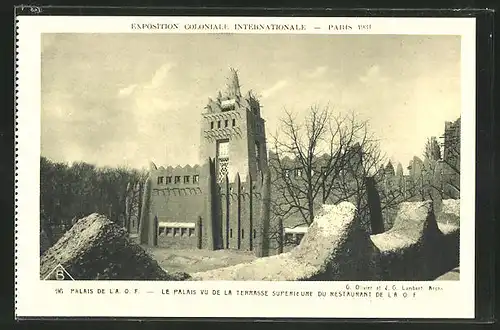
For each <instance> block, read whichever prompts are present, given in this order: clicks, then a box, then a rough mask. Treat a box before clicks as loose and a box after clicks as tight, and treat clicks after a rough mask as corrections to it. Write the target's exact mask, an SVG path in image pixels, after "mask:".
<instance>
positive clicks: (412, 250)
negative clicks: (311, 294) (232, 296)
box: [190, 200, 460, 281]
mask: <svg viewBox="0 0 500 330" xmlns="http://www.w3.org/2000/svg"><path fill="white" fill-rule="evenodd" d="M459 203H460V202H459V201H458V200H457V201H445V203H444V205H443V210H442V211H441V213H442V214H439V215H438V217H437V218H438V219H439V222H438V221H436V216H435V215H434V211H433V205H432V202H431V201H425V202H407V203H402V204H401V205H400V207H399V210H398V213H397V215H396V219H395V222H394V226H393V227H392V228H391V229H390V230H388V231H387V232H384V233H381V234H377V235H371V236H370V235H369V234H368V233H367V232H366V231H364V230H363V229H362V227H361V225H360V221H359V219H357V217H356V209H355V207H354V205H353V204H351V203H348V202H343V203H340V204H338V205H324V206H323V210H322V212H320V214H318V216H316V218H315V220H314V222H313V223H312V224H311V226H310V228H309V230H308V232H307V233H306V234H305V236H304V238H303V239H302V241H301V243H300V244H299V245H298V246H297V247H295V248H294V249H292V250H291V251H290V252H287V253H282V254H279V255H275V256H271V257H266V258H259V259H256V260H255V261H253V262H251V263H244V264H238V265H235V266H231V267H226V268H219V269H215V270H210V271H206V272H200V273H194V274H191V276H192V277H191V279H190V280H235V281H241V280H252V281H266V280H267V281H308V280H316V281H318V280H319V281H332V280H351V281H356V280H365V281H369V280H433V279H435V278H436V277H438V276H439V275H441V274H443V273H445V272H446V271H448V270H450V269H453V268H455V267H456V266H458V260H459V258H458V255H459V219H460V217H459V209H460V207H459V205H460V204H459Z"/></svg>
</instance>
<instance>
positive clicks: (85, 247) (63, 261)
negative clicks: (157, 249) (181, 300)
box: [40, 213, 189, 281]
mask: <svg viewBox="0 0 500 330" xmlns="http://www.w3.org/2000/svg"><path fill="white" fill-rule="evenodd" d="M58 265H61V266H63V267H64V269H65V270H66V271H67V273H68V274H70V275H71V277H72V278H73V279H75V280H164V281H165V280H166V281H176V280H185V279H187V278H188V277H189V275H187V274H169V273H167V272H165V271H164V270H163V269H162V268H161V267H160V266H159V265H158V263H157V262H156V261H155V260H154V259H153V258H151V256H149V255H148V254H147V253H146V251H145V250H144V249H143V248H142V247H141V246H139V245H138V244H136V243H134V242H132V241H131V240H130V239H129V237H128V234H127V232H126V231H125V230H124V229H123V228H121V227H120V226H118V225H116V224H114V223H113V222H112V221H111V220H109V219H107V218H106V217H104V216H102V215H99V214H95V213H94V214H91V215H89V216H87V217H85V218H82V219H80V220H78V221H77V222H76V223H75V225H74V226H73V227H72V228H71V229H70V230H69V231H67V232H66V233H65V234H64V235H63V236H62V237H61V239H59V241H58V242H57V243H56V244H54V245H53V246H52V247H51V248H49V249H48V250H47V251H45V253H44V254H43V255H42V257H41V259H40V277H41V278H42V279H44V278H46V277H47V276H49V275H50V273H51V272H52V271H53V270H54V269H55V268H56V267H57V266H58Z"/></svg>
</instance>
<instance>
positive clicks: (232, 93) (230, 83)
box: [227, 68, 241, 97]
mask: <svg viewBox="0 0 500 330" xmlns="http://www.w3.org/2000/svg"><path fill="white" fill-rule="evenodd" d="M229 70H230V73H229V77H228V78H227V96H228V97H236V96H238V97H240V96H241V91H240V81H239V79H238V71H237V70H236V69H234V68H229Z"/></svg>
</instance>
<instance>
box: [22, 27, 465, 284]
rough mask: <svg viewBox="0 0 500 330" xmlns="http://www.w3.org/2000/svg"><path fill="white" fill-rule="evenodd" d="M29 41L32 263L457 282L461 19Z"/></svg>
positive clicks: (171, 272) (183, 275) (77, 275)
mask: <svg viewBox="0 0 500 330" xmlns="http://www.w3.org/2000/svg"><path fill="white" fill-rule="evenodd" d="M41 52H42V53H41V114H40V116H41V118H40V120H41V124H40V125H41V137H40V138H41V153H40V160H39V161H40V182H39V185H40V279H42V280H61V279H65V280H149V281H155V280H158V281H214V280H215V281H219V280H221V281H434V280H436V281H440V280H448V281H450V280H455V281H458V280H459V279H460V267H459V266H460V265H459V259H460V258H459V256H460V251H459V245H460V244H459V241H460V240H459V238H460V237H459V236H460V235H459V233H460V150H461V149H460V145H461V143H460V141H461V129H460V121H461V109H462V103H461V102H462V97H461V95H462V90H461V87H462V86H461V80H462V77H461V37H460V36H459V35H388V34H381V35H363V34H359V35H355V34H346V35H342V34H340V35H328V34H315V35H311V34H309V35H301V34H231V33H220V34H219V33H213V34H203V33H191V34H176V33H170V34H147V33H142V34H135V33H122V34H120V33H43V34H42V35H41ZM32 184H36V183H35V182H33V183H32ZM417 285H418V284H417Z"/></svg>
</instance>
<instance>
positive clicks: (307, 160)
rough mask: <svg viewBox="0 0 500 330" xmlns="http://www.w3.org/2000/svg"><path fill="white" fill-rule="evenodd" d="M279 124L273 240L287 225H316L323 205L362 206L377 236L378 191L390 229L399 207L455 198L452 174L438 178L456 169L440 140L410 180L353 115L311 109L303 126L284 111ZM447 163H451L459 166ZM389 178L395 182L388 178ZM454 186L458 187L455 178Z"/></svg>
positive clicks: (273, 157) (274, 148) (273, 156)
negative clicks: (445, 156) (448, 188)
mask: <svg viewBox="0 0 500 330" xmlns="http://www.w3.org/2000/svg"><path fill="white" fill-rule="evenodd" d="M280 124H281V125H280V127H279V129H278V131H277V132H278V133H276V134H275V135H273V136H272V137H271V139H270V142H271V145H270V149H271V153H270V156H269V166H270V170H271V173H272V174H273V175H272V180H273V182H272V204H271V214H272V219H271V223H272V226H273V228H272V229H271V231H270V234H271V238H272V239H273V240H280V239H282V235H281V233H280V230H279V228H280V227H281V223H282V222H281V221H285V223H286V225H287V226H290V223H292V225H291V226H292V227H294V226H303V225H310V224H311V223H312V221H313V220H314V216H315V213H316V212H317V211H318V209H319V207H321V205H322V204H337V203H340V202H342V201H350V202H352V203H353V204H354V205H355V206H356V208H357V212H358V216H359V217H360V219H361V220H362V224H363V225H364V226H365V228H366V229H367V230H369V231H371V230H372V229H373V228H374V223H373V216H374V214H373V213H374V209H373V205H370V203H369V199H370V197H369V196H370V195H371V196H372V197H373V194H370V191H373V190H376V195H377V196H376V198H375V199H376V200H377V201H378V202H377V204H379V206H377V209H375V212H380V213H382V214H383V217H382V218H383V221H385V223H383V227H385V230H387V229H388V228H390V227H391V226H392V221H393V219H394V215H395V213H396V209H397V207H398V205H399V203H401V202H403V201H410V200H425V199H429V198H432V199H436V198H437V197H436V196H437V195H438V193H437V192H439V197H440V198H449V196H447V195H446V193H445V191H446V190H445V189H443V185H444V184H445V182H444V181H445V180H447V181H450V182H451V181H452V179H451V176H450V178H448V179H444V178H447V177H446V176H443V175H441V174H439V173H442V172H443V169H444V168H445V167H446V168H448V170H447V171H450V168H451V169H454V170H457V169H456V168H454V167H453V166H445V165H444V164H445V162H444V161H443V157H441V155H440V153H441V151H440V147H439V145H438V144H437V140H436V139H435V138H430V139H429V141H428V143H427V146H426V149H425V150H426V151H425V157H424V159H425V161H424V162H422V166H420V168H421V170H420V171H415V168H414V169H413V171H412V170H411V169H410V173H412V174H413V176H412V175H410V176H404V175H403V168H402V166H401V164H399V165H398V166H397V169H396V170H394V168H393V166H392V164H390V162H387V159H386V157H385V156H384V155H383V153H382V152H381V150H380V146H379V142H378V140H377V139H376V138H375V136H374V135H373V133H372V132H370V129H369V123H368V122H367V121H364V120H360V119H359V118H357V117H356V115H355V114H354V113H352V112H350V113H335V112H333V111H332V110H331V109H329V108H320V107H312V108H311V109H310V111H308V113H307V114H306V116H305V118H304V119H302V120H300V119H299V118H298V117H297V116H296V115H295V114H293V113H291V112H285V115H284V116H283V118H282V119H281V122H280ZM458 140H459V137H458ZM447 141H452V140H451V139H449V138H448V139H447ZM450 143H451V144H452V145H449V146H448V150H450V148H452V149H454V152H453V153H452V154H453V155H455V158H456V155H457V152H456V151H457V150H458V156H459V146H458V148H457V146H456V143H452V142H450ZM449 154H450V153H449ZM448 158H449V159H448V161H449V162H450V163H453V164H457V162H453V161H452V160H451V157H448ZM385 164H387V165H385ZM453 164H452V165H453ZM415 167H416V166H415ZM388 172H389V173H390V176H391V180H388V178H387V177H388ZM416 173H417V174H416ZM431 173H432V175H431ZM416 176H418V178H416ZM453 180H454V181H453V183H455V186H456V179H453ZM458 181H459V180H458ZM446 184H447V183H446ZM370 187H372V188H370ZM458 187H459V186H458ZM458 187H455V189H459V188H458ZM373 188H374V189H373ZM431 196H432V197H431ZM371 204H373V203H371ZM287 219H288V220H290V219H293V221H288V220H287ZM381 221H382V220H381ZM378 227H379V228H380V226H378ZM379 230H380V229H379ZM282 243H283V242H278V244H282Z"/></svg>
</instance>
